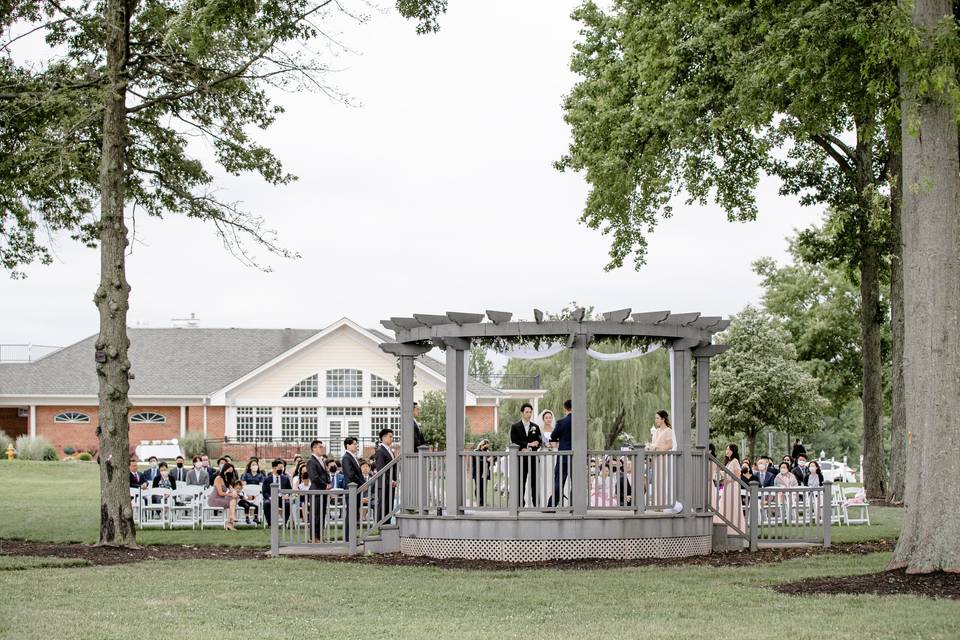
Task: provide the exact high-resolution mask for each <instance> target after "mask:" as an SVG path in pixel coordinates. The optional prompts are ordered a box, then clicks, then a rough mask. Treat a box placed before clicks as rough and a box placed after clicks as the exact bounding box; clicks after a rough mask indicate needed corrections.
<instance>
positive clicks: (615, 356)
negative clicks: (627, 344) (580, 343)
mask: <svg viewBox="0 0 960 640" xmlns="http://www.w3.org/2000/svg"><path fill="white" fill-rule="evenodd" d="M566 348H567V346H566V345H563V344H552V345H550V346H549V347H543V348H540V349H534V348H533V347H523V346H521V347H517V348H516V349H514V350H512V351H507V352H506V353H504V354H503V355H505V356H506V357H507V358H517V359H518V360H539V359H541V358H549V357H550V356H555V355H557V354H558V353H561V352H562V351H563V350H564V349H566ZM659 348H660V345H659V344H653V345H650V346H649V347H644V348H641V349H634V350H633V351H623V352H621V353H601V352H600V351H594V350H593V349H587V355H588V356H590V357H591V358H593V359H594V360H601V361H603V362H619V361H621V360H632V359H633V358H639V357H640V356H645V355H647V354H648V353H653V352H654V351H656V350H657V349H659Z"/></svg>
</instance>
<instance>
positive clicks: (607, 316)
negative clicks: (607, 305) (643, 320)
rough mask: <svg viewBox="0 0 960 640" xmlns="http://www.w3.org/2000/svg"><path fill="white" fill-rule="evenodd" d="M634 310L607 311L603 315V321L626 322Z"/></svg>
mask: <svg viewBox="0 0 960 640" xmlns="http://www.w3.org/2000/svg"><path fill="white" fill-rule="evenodd" d="M631 311H632V309H618V310H617V311H607V312H606V313H604V314H603V319H604V320H606V321H607V322H626V321H627V318H629V317H630V312H631Z"/></svg>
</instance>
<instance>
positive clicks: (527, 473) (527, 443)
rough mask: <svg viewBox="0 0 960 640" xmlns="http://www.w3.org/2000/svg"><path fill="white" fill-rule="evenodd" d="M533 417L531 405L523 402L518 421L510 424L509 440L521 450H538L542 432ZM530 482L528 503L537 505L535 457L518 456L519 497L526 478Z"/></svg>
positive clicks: (525, 483) (525, 484)
mask: <svg viewBox="0 0 960 640" xmlns="http://www.w3.org/2000/svg"><path fill="white" fill-rule="evenodd" d="M532 419H533V405H531V404H530V403H529V402H524V403H523V405H521V406H520V422H515V423H513V425H511V426H510V442H512V443H513V444H515V445H517V446H518V447H520V450H521V451H538V450H539V449H540V445H541V444H542V443H543V434H542V433H541V432H540V427H538V426H537V424H536V423H535V422H532V421H531V420H532ZM528 479H529V481H530V482H529V484H530V500H529V504H530V505H533V506H534V507H535V506H537V459H536V458H534V457H526V456H524V457H521V458H520V497H521V498H522V497H523V496H524V494H525V493H526V488H527V480H528Z"/></svg>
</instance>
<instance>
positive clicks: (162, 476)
mask: <svg viewBox="0 0 960 640" xmlns="http://www.w3.org/2000/svg"><path fill="white" fill-rule="evenodd" d="M157 470H158V471H159V473H158V474H157V477H155V478H154V479H153V488H154V489H176V488H177V481H176V480H174V479H173V476H172V475H170V469H169V468H168V467H167V463H166V462H161V463H160V464H159V465H158V467H157Z"/></svg>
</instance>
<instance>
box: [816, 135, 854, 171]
mask: <svg viewBox="0 0 960 640" xmlns="http://www.w3.org/2000/svg"><path fill="white" fill-rule="evenodd" d="M830 138H834V139H836V138H835V136H831V135H830V134H818V133H815V134H813V135H811V136H810V139H811V140H812V141H813V142H814V143H815V144H816V145H817V146H818V147H820V148H821V149H823V150H824V151H825V152H826V153H827V155H828V156H830V157H831V158H832V159H833V161H834V162H836V163H837V164H838V165H839V166H840V170H841V171H843V172H844V173H845V174H847V175H849V176H852V175H853V164H852V163H851V160H850V158H849V157H846V156H844V154H843V153H842V152H841V151H838V150H837V148H836V147H834V146H833V143H832V141H831V140H830ZM838 142H840V141H838ZM840 144H843V142H840ZM843 146H844V147H846V145H843ZM847 149H848V150H849V147H847Z"/></svg>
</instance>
